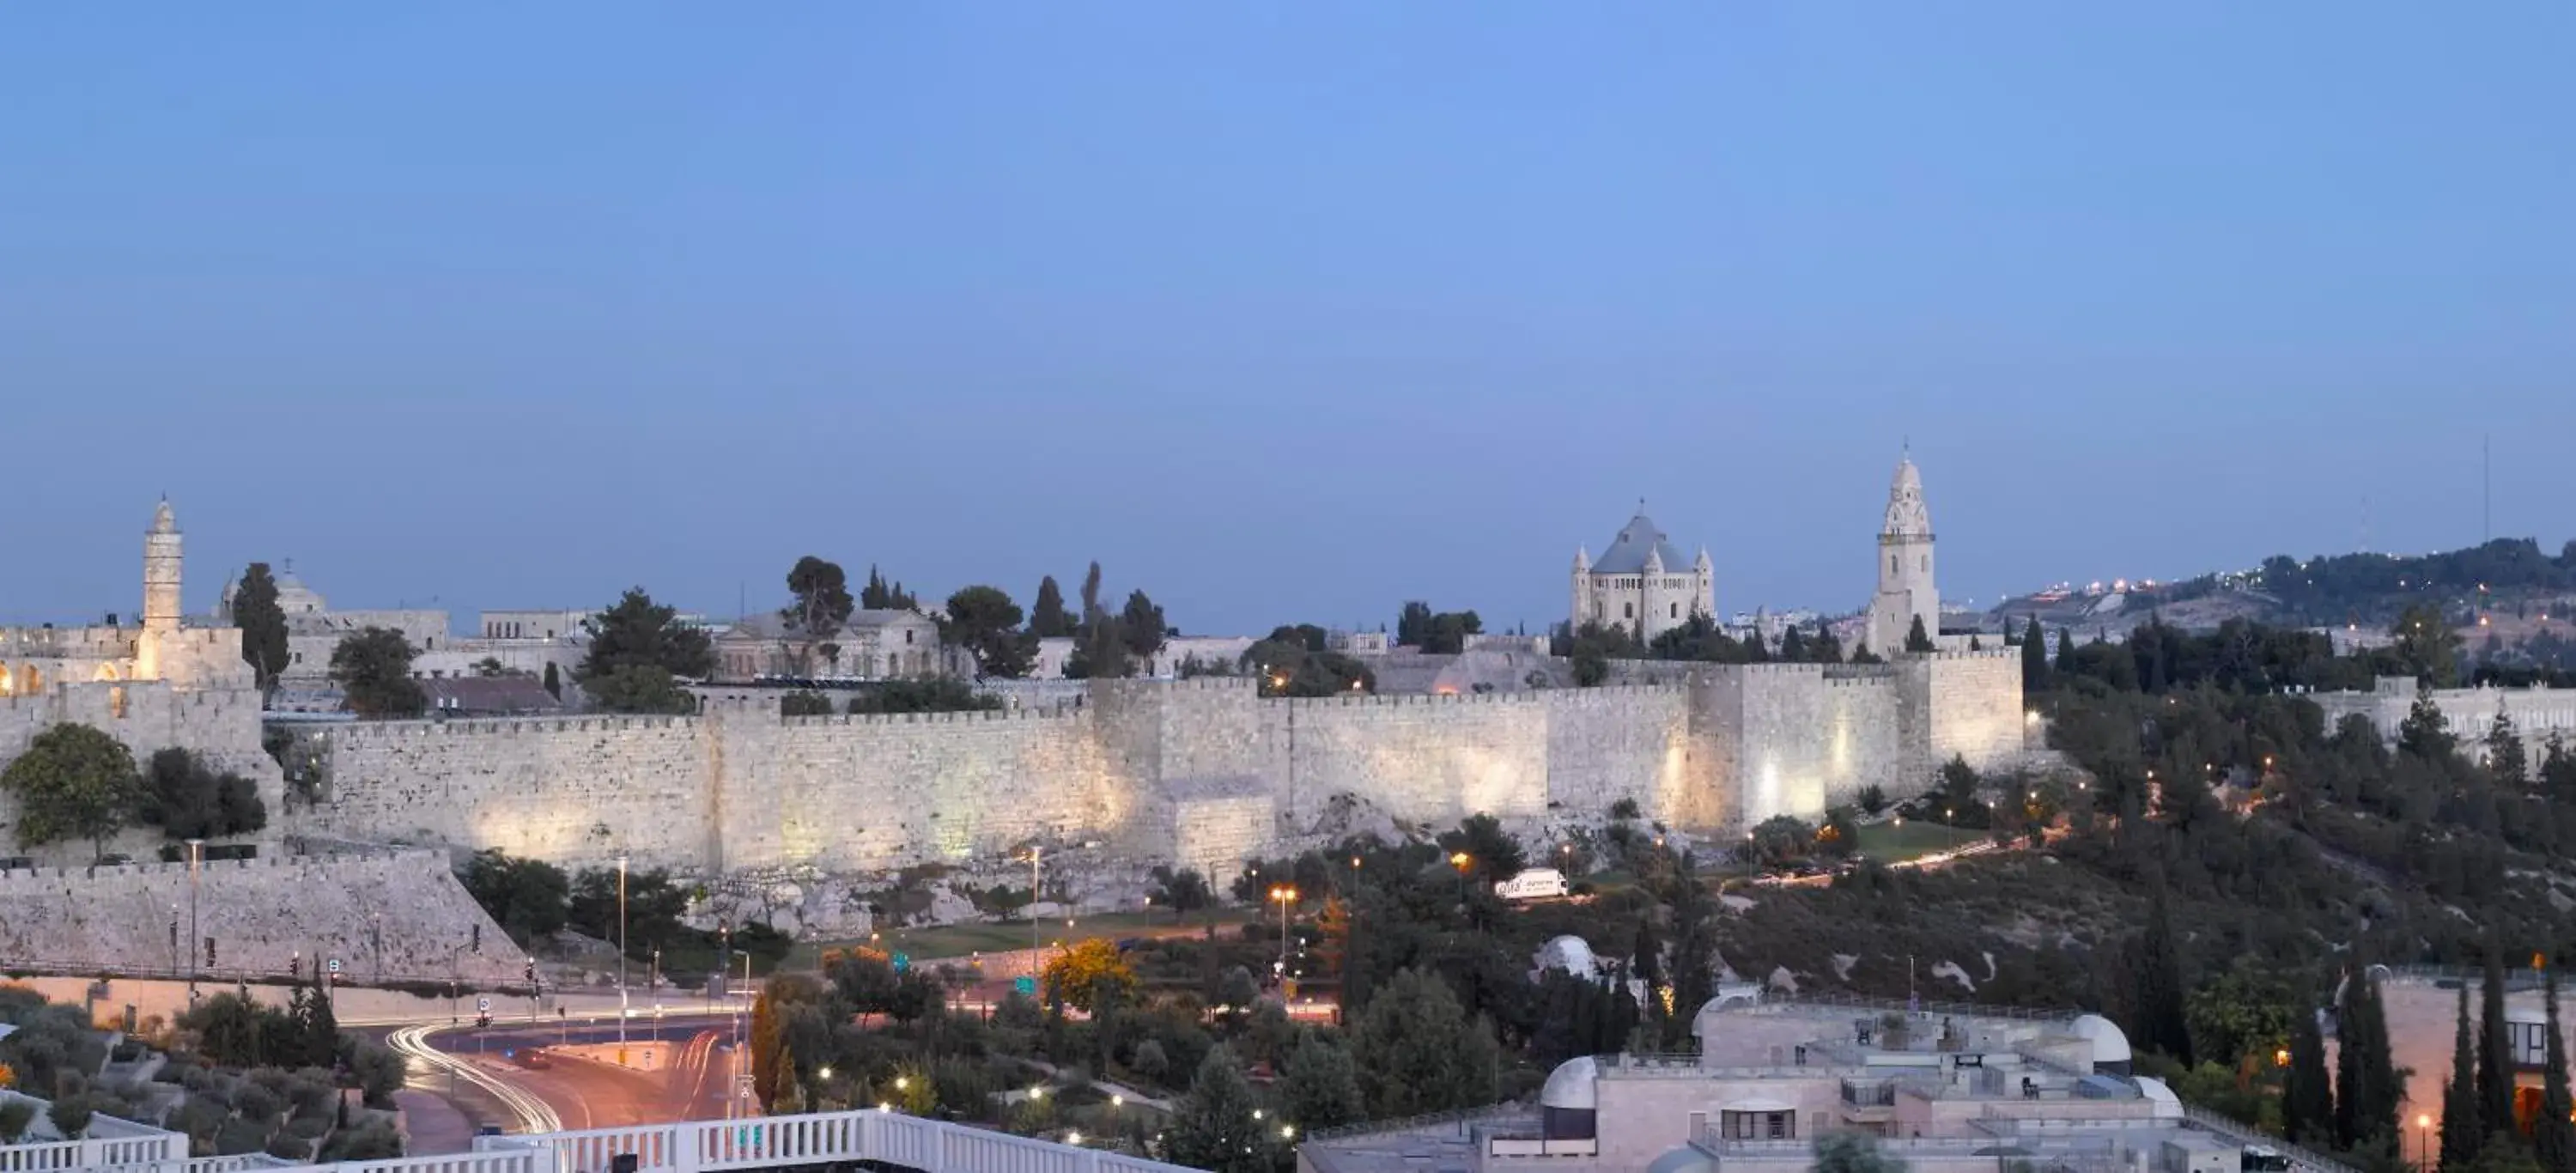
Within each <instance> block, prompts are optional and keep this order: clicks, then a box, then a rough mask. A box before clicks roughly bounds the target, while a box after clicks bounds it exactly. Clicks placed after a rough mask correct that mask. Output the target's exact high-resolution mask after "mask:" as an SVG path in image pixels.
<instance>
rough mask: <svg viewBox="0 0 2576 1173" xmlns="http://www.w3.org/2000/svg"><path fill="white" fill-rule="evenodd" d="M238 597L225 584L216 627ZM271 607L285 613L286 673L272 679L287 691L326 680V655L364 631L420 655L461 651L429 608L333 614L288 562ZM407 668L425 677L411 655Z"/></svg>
mask: <svg viewBox="0 0 2576 1173" xmlns="http://www.w3.org/2000/svg"><path fill="white" fill-rule="evenodd" d="M240 593H241V583H240V582H239V581H238V580H234V579H226V580H225V582H224V589H223V593H222V594H221V595H220V596H219V597H218V598H217V601H216V603H215V619H216V621H217V622H219V623H222V624H223V625H225V626H227V627H230V626H232V625H233V600H234V598H235V597H236V596H238V595H239V594H240ZM277 606H278V609H279V610H281V611H284V612H285V613H286V667H285V669H284V670H282V671H280V672H279V673H278V674H277V676H278V679H279V680H280V681H281V682H283V683H285V684H287V685H290V686H305V687H309V686H313V685H318V684H321V683H322V682H324V681H327V680H329V679H330V678H331V653H332V652H333V651H334V650H336V649H338V648H339V646H340V641H341V640H343V639H346V638H348V637H350V636H352V635H355V634H357V633H359V632H361V631H365V630H366V629H368V628H370V627H381V628H384V629H385V630H387V631H399V632H401V633H403V637H404V638H406V639H408V640H410V641H411V646H412V647H413V648H414V649H415V651H416V652H417V653H419V654H420V655H433V656H434V655H435V654H437V653H440V652H451V653H452V652H459V651H462V649H459V648H455V647H452V646H451V645H452V643H453V642H454V641H452V640H451V639H449V637H448V633H447V612H445V611H443V610H439V609H437V608H432V607H389V608H372V609H366V610H356V611H348V610H342V611H334V610H332V609H331V603H330V600H328V599H325V598H323V597H322V594H321V592H319V591H316V590H314V589H313V588H312V587H309V586H306V585H305V583H304V580H303V579H301V578H298V577H296V575H295V564H294V563H293V562H287V563H284V564H283V565H281V566H280V567H279V568H278V572H277ZM412 667H413V670H414V673H415V674H417V675H424V676H425V675H427V674H428V670H427V668H425V667H424V666H423V665H422V664H421V663H420V659H419V656H417V655H416V656H415V658H414V661H413V664H412Z"/></svg>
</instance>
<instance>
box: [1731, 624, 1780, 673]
mask: <svg viewBox="0 0 2576 1173" xmlns="http://www.w3.org/2000/svg"><path fill="white" fill-rule="evenodd" d="M1736 642H1737V644H1738V645H1739V646H1741V647H1742V648H1743V649H1744V662H1745V663H1747V664H1768V663H1770V662H1771V649H1770V648H1767V647H1765V646H1763V644H1762V629H1761V628H1759V627H1754V628H1748V629H1746V630H1745V632H1744V638H1743V639H1741V640H1738V641H1736Z"/></svg>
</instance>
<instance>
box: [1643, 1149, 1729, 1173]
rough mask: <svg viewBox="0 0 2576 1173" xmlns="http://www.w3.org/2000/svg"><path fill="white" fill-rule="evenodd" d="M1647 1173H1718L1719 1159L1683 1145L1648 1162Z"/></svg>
mask: <svg viewBox="0 0 2576 1173" xmlns="http://www.w3.org/2000/svg"><path fill="white" fill-rule="evenodd" d="M1646 1173H1717V1158H1715V1157H1712V1156H1709V1155H1708V1154H1707V1153H1705V1152H1702V1151H1700V1150H1699V1148H1698V1147H1697V1146H1695V1145H1683V1146H1681V1147H1679V1148H1676V1149H1670V1150H1667V1151H1666V1152H1665V1153H1664V1155H1663V1156H1660V1157H1657V1158H1655V1159H1654V1160H1653V1161H1650V1162H1648V1163H1647V1165H1646Z"/></svg>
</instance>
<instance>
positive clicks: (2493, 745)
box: [2487, 696, 2531, 790]
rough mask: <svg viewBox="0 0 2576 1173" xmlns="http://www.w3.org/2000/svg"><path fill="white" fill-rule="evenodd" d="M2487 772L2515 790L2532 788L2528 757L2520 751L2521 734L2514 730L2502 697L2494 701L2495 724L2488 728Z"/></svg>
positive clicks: (2519, 731)
mask: <svg viewBox="0 0 2576 1173" xmlns="http://www.w3.org/2000/svg"><path fill="white" fill-rule="evenodd" d="M2487 772H2488V773H2490V774H2493V775H2495V780H2496V781H2498V782H2501V783H2503V784H2505V785H2507V786H2511V787H2514V788H2515V789H2517V790H2518V789H2521V788H2522V787H2524V786H2528V785H2530V784H2531V760H2530V755H2529V754H2527V753H2525V752H2524V750H2523V747H2522V731H2521V730H2520V729H2517V728H2515V727H2514V724H2513V714H2511V713H2508V712H2506V711H2505V709H2504V698H2503V697H2502V696H2498V697H2497V698H2496V715H2495V722H2494V723H2493V724H2491V725H2489V726H2487Z"/></svg>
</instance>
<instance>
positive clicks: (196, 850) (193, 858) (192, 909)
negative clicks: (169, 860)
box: [188, 839, 206, 1006]
mask: <svg viewBox="0 0 2576 1173" xmlns="http://www.w3.org/2000/svg"><path fill="white" fill-rule="evenodd" d="M205 846H206V841H205V840H203V839H191V840H188V937H189V939H190V940H192V941H193V940H198V939H201V938H200V935H199V933H198V932H197V864H198V862H199V861H200V860H202V859H204V858H205ZM188 1004H189V1005H191V1006H194V1005H196V1004H197V951H196V950H194V949H191V950H189V951H188Z"/></svg>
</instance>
